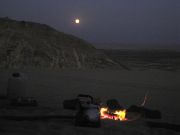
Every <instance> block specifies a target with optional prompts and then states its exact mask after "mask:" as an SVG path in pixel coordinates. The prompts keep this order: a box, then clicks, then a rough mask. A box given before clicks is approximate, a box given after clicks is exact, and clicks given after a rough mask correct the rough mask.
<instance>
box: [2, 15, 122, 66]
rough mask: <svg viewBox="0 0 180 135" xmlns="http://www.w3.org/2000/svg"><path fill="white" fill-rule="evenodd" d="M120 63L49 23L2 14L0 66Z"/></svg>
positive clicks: (110, 64)
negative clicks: (3, 15)
mask: <svg viewBox="0 0 180 135" xmlns="http://www.w3.org/2000/svg"><path fill="white" fill-rule="evenodd" d="M26 67H35V68H36V67H40V68H52V69H53V68H57V69H61V68H106V67H119V65H118V64H117V63H115V62H113V61H112V60H111V59H109V58H108V57H107V56H106V55H105V54H104V53H102V52H101V51H99V50H97V49H96V48H95V47H93V46H92V45H91V44H90V43H88V42H86V41H84V40H82V39H80V38H77V37H75V36H73V35H68V34H65V33H63V32H59V31H57V30H55V29H53V28H51V27H50V26H47V25H44V24H39V23H33V22H25V21H15V20H11V19H9V18H0V68H26Z"/></svg>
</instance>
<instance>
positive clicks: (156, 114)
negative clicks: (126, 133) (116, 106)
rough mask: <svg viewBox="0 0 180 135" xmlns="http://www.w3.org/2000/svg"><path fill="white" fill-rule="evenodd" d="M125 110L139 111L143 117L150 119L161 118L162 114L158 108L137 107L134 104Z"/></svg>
mask: <svg viewBox="0 0 180 135" xmlns="http://www.w3.org/2000/svg"><path fill="white" fill-rule="evenodd" d="M127 112H137V113H141V114H142V116H143V117H145V118H150V119H161V118H162V115H161V112H160V111H158V110H151V109H147V108H145V107H139V106H136V105H132V106H130V107H129V108H128V109H127Z"/></svg>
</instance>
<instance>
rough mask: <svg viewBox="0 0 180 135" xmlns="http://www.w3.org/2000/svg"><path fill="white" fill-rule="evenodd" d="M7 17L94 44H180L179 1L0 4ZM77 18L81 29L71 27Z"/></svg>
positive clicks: (24, 0) (0, 0)
mask: <svg viewBox="0 0 180 135" xmlns="http://www.w3.org/2000/svg"><path fill="white" fill-rule="evenodd" d="M6 16H8V17H10V18H12V19H18V20H27V21H35V22H40V23H45V24H48V25H50V26H52V27H54V28H56V29H58V30H60V31H64V32H66V33H69V34H74V35H76V36H78V37H81V38H84V39H86V40H88V41H90V42H94V43H117V44H118V43H124V44H166V45H168V44H169V45H171V46H173V44H179V43H180V32H179V31H180V0H0V17H6ZM76 17H78V18H80V19H81V24H80V25H75V24H73V23H72V20H73V19H74V18H76ZM176 46H177V45H176Z"/></svg>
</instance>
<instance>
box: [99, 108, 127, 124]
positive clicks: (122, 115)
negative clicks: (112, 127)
mask: <svg viewBox="0 0 180 135" xmlns="http://www.w3.org/2000/svg"><path fill="white" fill-rule="evenodd" d="M100 115H101V119H113V120H120V121H126V120H127V118H126V110H117V111H115V112H114V113H109V110H108V108H104V107H103V108H101V109H100Z"/></svg>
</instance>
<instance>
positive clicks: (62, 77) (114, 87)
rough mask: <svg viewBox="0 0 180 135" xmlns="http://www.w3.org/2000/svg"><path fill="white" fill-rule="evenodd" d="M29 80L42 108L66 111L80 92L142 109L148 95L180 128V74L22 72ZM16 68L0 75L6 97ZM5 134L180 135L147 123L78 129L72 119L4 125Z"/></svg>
mask: <svg viewBox="0 0 180 135" xmlns="http://www.w3.org/2000/svg"><path fill="white" fill-rule="evenodd" d="M21 71H22V72H24V73H25V74H26V75H27V77H28V90H27V94H28V96H30V97H35V98H36V99H37V100H38V102H39V103H40V106H43V107H52V108H58V109H59V110H61V109H62V101H63V100H64V99H71V98H74V97H76V96H77V95H78V94H80V93H82V94H90V95H92V96H94V97H96V98H100V99H101V100H102V101H103V102H104V103H105V102H106V100H107V99H110V98H116V99H118V101H119V102H120V104H121V105H123V106H124V107H125V108H128V107H129V106H130V105H133V104H135V105H140V104H141V103H142V102H143V99H144V95H145V93H146V92H147V91H148V92H149V94H148V99H147V102H146V104H145V106H146V107H148V108H151V109H158V110H160V111H161V112H162V117H163V118H162V120H161V121H166V122H168V123H176V124H180V115H179V114H180V107H179V101H180V98H179V97H180V83H179V82H180V72H179V71H177V72H171V71H161V70H145V71H138V70H131V71H127V70H120V71H118V70H117V71H116V70H114V71H113V70H61V71H49V70H46V71H45V70H43V71H41V70H21ZM12 72H13V70H11V71H10V70H9V71H0V93H1V94H5V93H6V88H7V80H8V77H9V76H10V74H11V73H12ZM0 125H1V128H0V133H1V134H43V135H44V134H94V135H95V134H124V135H126V134H128V135H129V134H140V135H141V134H142V135H146V134H153V135H154V134H163V135H165V134H180V133H178V132H175V131H171V130H166V129H154V128H153V129H151V128H148V127H147V126H146V125H145V120H144V119H139V120H137V121H134V122H128V123H122V122H114V121H103V122H102V128H100V129H93V128H81V127H74V125H73V122H72V121H70V120H52V121H36V122H28V121H23V122H17V121H1V122H0Z"/></svg>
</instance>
